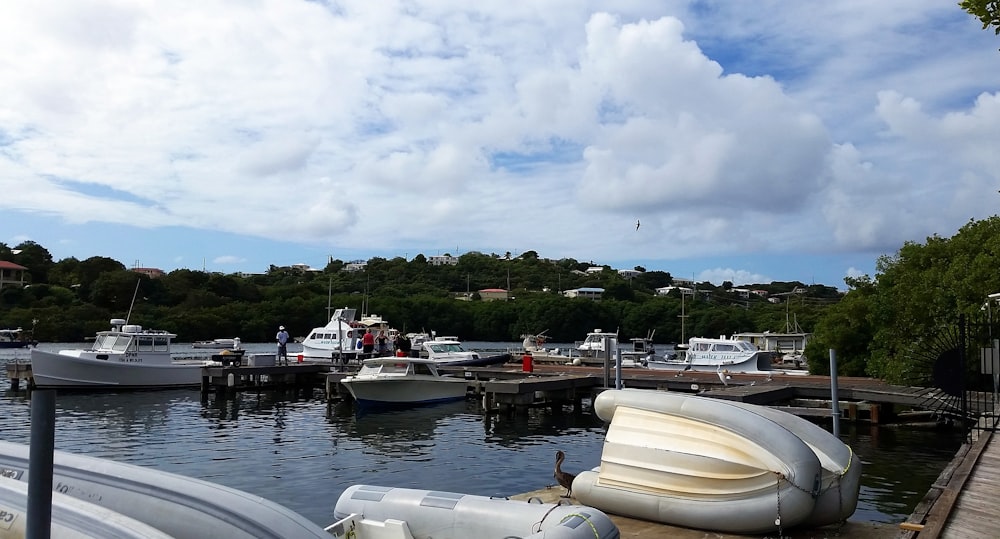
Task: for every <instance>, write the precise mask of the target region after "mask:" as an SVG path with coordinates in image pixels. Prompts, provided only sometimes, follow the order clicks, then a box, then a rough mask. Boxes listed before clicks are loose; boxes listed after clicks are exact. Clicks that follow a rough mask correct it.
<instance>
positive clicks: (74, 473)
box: [0, 441, 329, 539]
mask: <svg viewBox="0 0 1000 539" xmlns="http://www.w3.org/2000/svg"><path fill="white" fill-rule="evenodd" d="M28 450H29V448H28V446H27V445H22V444H15V443H11V442H5V441H0V475H2V476H5V477H9V478H12V479H19V480H21V481H24V482H27V481H28V452H29V451H28ZM52 487H53V490H55V491H56V492H58V493H60V494H66V495H68V496H72V497H74V498H79V499H81V500H85V501H88V502H90V503H93V504H96V505H99V506H101V507H104V508H105V509H109V510H111V511H114V512H115V513H120V514H122V515H125V516H127V517H131V518H132V519H135V520H138V521H140V522H143V523H146V524H148V525H150V526H152V527H154V528H156V529H158V530H161V531H163V532H165V533H167V534H168V535H171V536H174V537H226V538H237V537H246V538H255V539H262V538H274V539H286V538H290V537H294V538H296V539H299V538H303V539H306V538H310V537H315V538H324V539H329V535H328V534H327V533H326V532H325V531H324V530H323V528H322V527H321V526H319V525H318V524H315V523H313V522H311V521H309V520H308V519H306V518H305V517H303V516H302V515H299V514H298V513H295V512H294V511H292V510H291V509H288V508H286V507H284V506H281V505H278V504H276V503H274V502H272V501H270V500H267V499H264V498H261V497H260V496H254V495H253V494H250V493H248V492H243V491H240V490H236V489H232V488H229V487H225V486H223V485H219V484H216V483H210V482H208V481H202V480H200V479H195V478H191V477H185V476H182V475H177V474H172V473H169V472H164V471H160V470H154V469H152V468H144V467H142V466H136V465H133V464H125V463H121V462H116V461H113V460H108V459H101V458H95V457H87V456H83V455H76V454H73V453H66V452H63V451H56V452H55V454H54V464H53V477H52Z"/></svg>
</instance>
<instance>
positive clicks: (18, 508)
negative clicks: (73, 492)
mask: <svg viewBox="0 0 1000 539" xmlns="http://www.w3.org/2000/svg"><path fill="white" fill-rule="evenodd" d="M50 516H51V518H50V519H49V522H48V526H49V527H48V529H47V530H45V531H46V532H48V534H47V535H46V537H56V538H60V537H74V538H80V539H83V538H85V537H92V538H94V539H104V538H106V537H115V538H119V539H133V538H134V539H170V537H172V536H170V535H167V534H166V533H164V532H162V531H160V530H157V529H156V528H154V527H152V526H150V525H148V524H145V523H143V522H139V521H138V520H135V519H132V518H129V517H127V516H125V515H121V514H118V513H116V512H114V511H110V510H108V509H105V508H103V507H101V506H99V505H94V504H92V503H89V502H86V501H84V500H79V499H77V498H73V497H70V496H66V495H65V494H60V493H58V492H53V493H52V511H51V515H50ZM0 537H4V538H7V537H28V484H27V483H25V482H23V481H17V480H15V479H8V478H6V477H4V476H3V475H0Z"/></svg>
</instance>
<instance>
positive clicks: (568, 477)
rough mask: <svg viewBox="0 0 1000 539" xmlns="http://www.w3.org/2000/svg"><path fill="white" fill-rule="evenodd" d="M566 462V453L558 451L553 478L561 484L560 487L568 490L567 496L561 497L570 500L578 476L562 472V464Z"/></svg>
mask: <svg viewBox="0 0 1000 539" xmlns="http://www.w3.org/2000/svg"><path fill="white" fill-rule="evenodd" d="M564 460H566V453H563V452H562V451H556V470H555V472H554V473H553V474H552V476H553V477H555V478H556V482H557V483H559V486H561V487H563V488H564V489H566V494H565V495H563V496H561V497H562V498H569V497H570V496H571V495H572V494H573V480H574V479H576V476H575V475H573V474H571V473H568V472H564V471H563V470H562V463H563V461H564Z"/></svg>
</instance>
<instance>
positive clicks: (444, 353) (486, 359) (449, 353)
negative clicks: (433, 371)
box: [420, 336, 511, 367]
mask: <svg viewBox="0 0 1000 539" xmlns="http://www.w3.org/2000/svg"><path fill="white" fill-rule="evenodd" d="M420 356H421V357H426V358H428V359H431V360H433V361H434V362H435V363H437V364H438V365H443V366H448V367H486V366H489V365H502V364H504V363H507V362H508V361H510V359H511V355H510V354H496V355H492V356H481V355H479V352H475V351H473V350H466V349H465V347H464V346H462V343H461V341H459V340H458V337H454V336H441V337H435V338H434V339H433V340H430V341H424V343H423V344H422V345H421V347H420Z"/></svg>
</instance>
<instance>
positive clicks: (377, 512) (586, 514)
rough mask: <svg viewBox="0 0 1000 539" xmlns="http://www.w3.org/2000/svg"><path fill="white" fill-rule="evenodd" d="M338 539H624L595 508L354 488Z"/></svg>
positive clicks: (342, 508) (342, 505)
mask: <svg viewBox="0 0 1000 539" xmlns="http://www.w3.org/2000/svg"><path fill="white" fill-rule="evenodd" d="M334 518H335V519H338V520H337V521H336V522H335V523H334V524H332V525H330V526H328V527H327V528H326V530H327V532H329V533H330V534H331V535H332V536H333V537H334V538H336V539H347V538H352V539H373V538H375V539H412V538H415V537H417V538H419V537H434V538H435V539H467V538H470V537H482V538H493V537H497V538H499V537H509V538H513V537H521V538H524V539H546V538H552V539H555V538H559V539H618V537H620V532H619V530H618V527H617V526H616V525H615V524H614V522H612V521H611V519H610V518H609V517H608V515H606V514H604V513H603V512H601V511H600V510H598V509H595V508H593V507H585V506H581V505H564V504H555V503H540V502H531V501H519V500H510V499H507V498H497V497H487V496H475V495H471V494H459V493H454V492H440V491H430V490H418V489H408V488H392V487H379V486H373V485H353V486H351V487H348V488H347V490H345V491H344V492H343V494H341V495H340V498H339V499H338V500H337V505H336V506H335V508H334Z"/></svg>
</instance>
